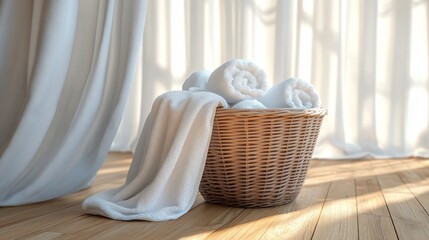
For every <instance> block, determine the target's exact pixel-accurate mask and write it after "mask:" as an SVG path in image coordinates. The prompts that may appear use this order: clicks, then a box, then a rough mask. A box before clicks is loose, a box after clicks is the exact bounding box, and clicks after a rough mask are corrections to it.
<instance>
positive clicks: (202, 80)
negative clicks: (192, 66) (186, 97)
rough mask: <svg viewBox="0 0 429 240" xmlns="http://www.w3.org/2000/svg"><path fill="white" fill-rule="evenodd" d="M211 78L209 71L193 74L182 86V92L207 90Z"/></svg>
mask: <svg viewBox="0 0 429 240" xmlns="http://www.w3.org/2000/svg"><path fill="white" fill-rule="evenodd" d="M209 77H210V72H209V71H197V72H193V73H191V75H189V76H188V78H187V79H186V80H185V82H184V83H183V85H182V90H188V91H200V90H206V88H207V81H208V79H209Z"/></svg>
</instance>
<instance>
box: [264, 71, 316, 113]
mask: <svg viewBox="0 0 429 240" xmlns="http://www.w3.org/2000/svg"><path fill="white" fill-rule="evenodd" d="M258 100H259V101H260V102H261V103H262V104H264V105H265V106H267V107H268V108H317V107H320V97H319V94H318V93H317V92H316V90H315V89H314V87H313V85H311V84H310V83H309V82H306V81H304V80H302V79H299V78H289V79H287V80H284V81H281V82H279V83H278V84H276V85H274V86H273V87H272V88H270V89H269V90H268V91H267V93H266V94H265V95H264V96H262V97H260V98H258Z"/></svg>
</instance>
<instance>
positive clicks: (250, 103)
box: [232, 99, 267, 109]
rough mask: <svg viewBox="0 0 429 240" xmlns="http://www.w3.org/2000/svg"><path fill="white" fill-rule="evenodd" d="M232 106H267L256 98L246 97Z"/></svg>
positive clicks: (261, 107)
mask: <svg viewBox="0 0 429 240" xmlns="http://www.w3.org/2000/svg"><path fill="white" fill-rule="evenodd" d="M232 108H237V109H263V108H267V107H266V106H265V105H264V104H262V103H261V102H259V101H258V100H256V99H247V100H243V101H240V102H238V103H236V104H235V105H234V106H232Z"/></svg>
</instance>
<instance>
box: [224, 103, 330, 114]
mask: <svg viewBox="0 0 429 240" xmlns="http://www.w3.org/2000/svg"><path fill="white" fill-rule="evenodd" d="M219 110H220V111H225V112H228V113H234V112H248V113H252V112H254V113H279V112H281V113H290V114H320V115H323V116H325V115H327V114H328V110H327V109H325V108H323V107H320V108H308V109H302V108H299V109H297V108H224V107H223V106H222V105H219V106H218V108H217V111H219Z"/></svg>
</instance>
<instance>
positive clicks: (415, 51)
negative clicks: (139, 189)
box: [118, 0, 429, 159]
mask: <svg viewBox="0 0 429 240" xmlns="http://www.w3.org/2000/svg"><path fill="white" fill-rule="evenodd" d="M428 11H429V7H428V1H427V0H421V1H403V0H377V1H372V0H363V1H350V0H325V1H318V0H291V1H282V0H277V1H276V0H250V1H239V0H232V1H229V0H220V1H208V0H202V1H200V0H182V1H172V0H159V1H150V2H149V4H148V16H147V29H146V31H145V34H144V48H143V49H144V50H143V62H142V65H141V66H143V67H144V70H143V71H142V76H141V78H142V79H143V80H144V81H143V82H142V83H141V88H140V89H139V91H140V92H139V95H140V97H136V96H134V99H137V101H139V102H140V104H139V105H138V107H137V109H138V111H129V112H128V113H127V114H125V116H124V119H123V121H124V122H126V121H129V120H126V119H133V118H135V117H137V118H140V119H143V120H144V119H145V117H146V116H147V113H148V111H149V110H150V106H151V103H152V102H153V100H154V98H155V97H156V96H158V95H159V94H161V93H163V92H165V91H169V90H177V89H180V87H181V84H182V83H183V81H184V79H185V78H186V77H187V75H189V74H190V73H191V72H193V71H196V70H201V69H206V70H213V69H215V68H216V67H217V66H218V65H220V64H221V63H223V62H225V61H227V60H229V59H231V58H245V59H249V60H252V61H254V62H256V63H258V64H259V65H261V66H262V67H263V68H264V69H265V70H266V72H267V75H268V76H269V79H270V81H271V82H272V83H273V84H274V83H276V82H278V81H281V80H284V79H286V78H289V77H291V76H296V77H301V78H303V79H306V80H308V81H311V82H312V83H313V84H314V85H315V87H316V89H318V90H319V93H320V95H321V98H322V105H323V106H324V107H325V108H326V109H328V111H329V114H328V116H327V117H326V119H325V121H324V124H323V127H322V131H321V134H320V137H319V143H318V145H317V148H316V150H315V153H314V157H316V158H328V159H343V158H366V157H376V158H386V157H397V158H400V157H409V156H419V157H429V128H428V127H429V80H428V27H427V26H428V24H427V23H428V16H429V14H428ZM134 112H137V114H134ZM138 126H141V122H139V124H135V127H134V129H135V128H137V127H138ZM135 132H136V131H135V130H132V129H131V128H130V129H126V128H124V129H123V131H122V138H127V139H137V138H138V136H137V134H136V133H135ZM125 136H128V137H125ZM118 150H120V149H118ZM122 150H133V146H132V145H128V146H127V148H123V149H122Z"/></svg>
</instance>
